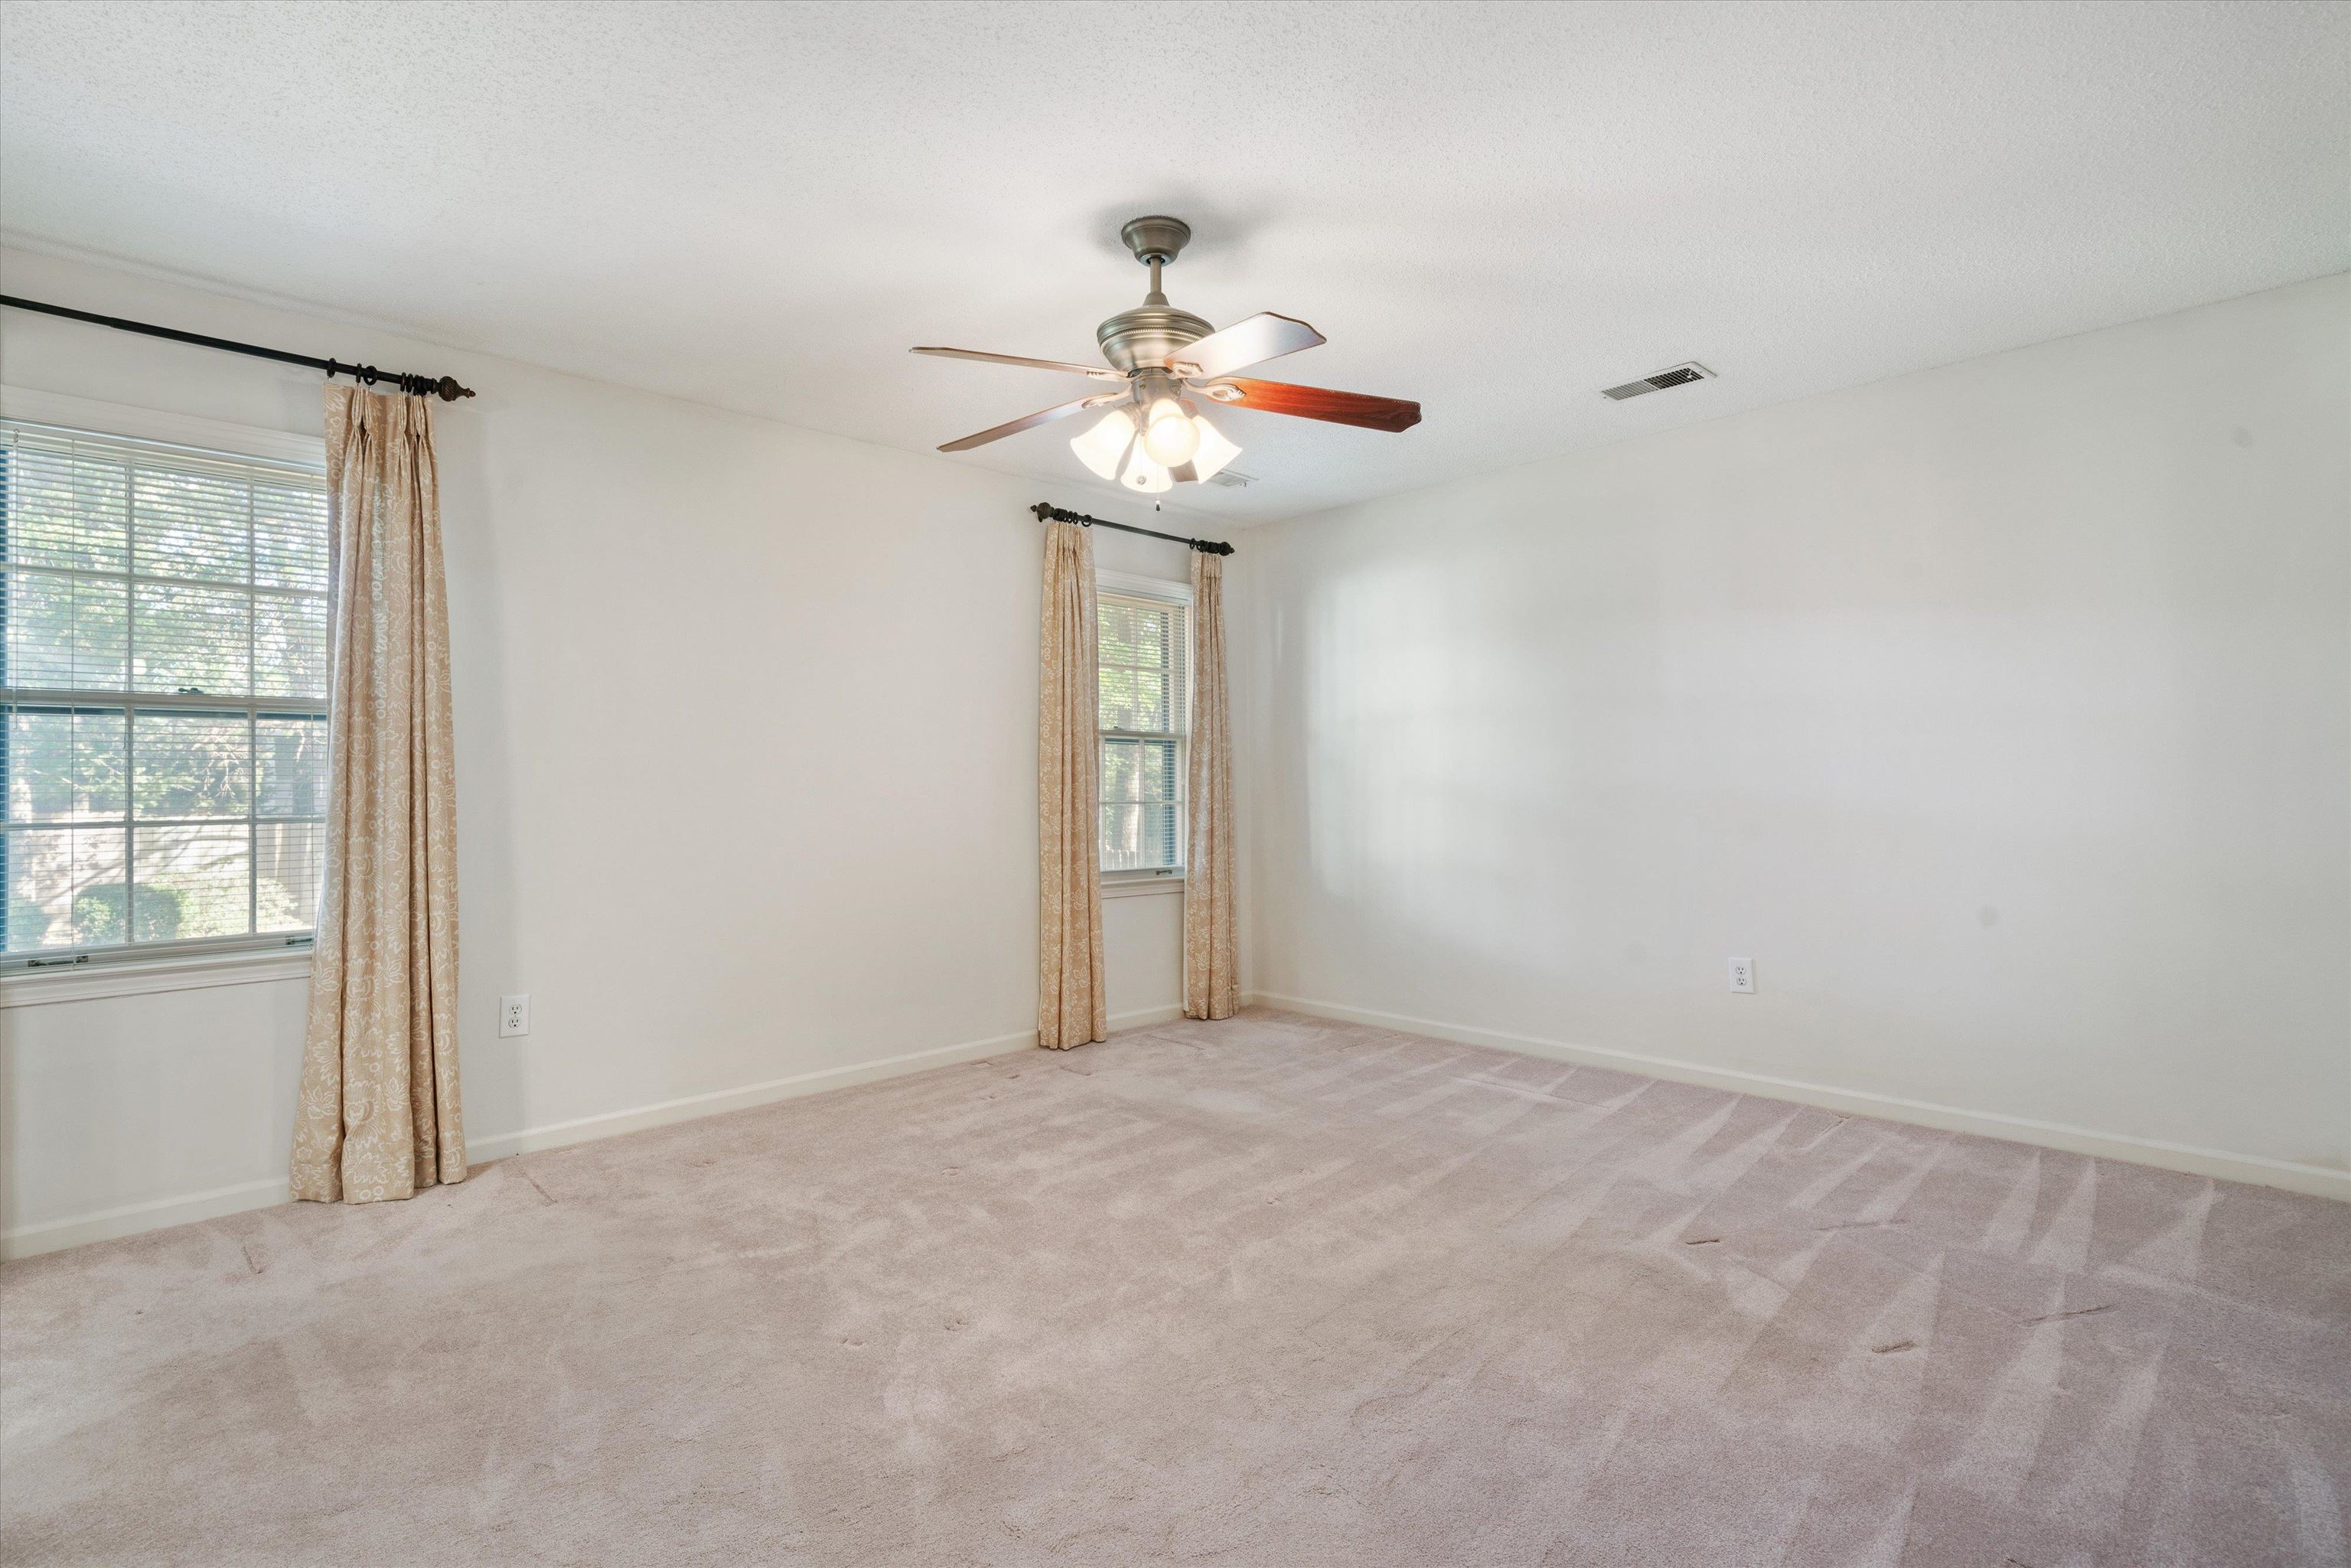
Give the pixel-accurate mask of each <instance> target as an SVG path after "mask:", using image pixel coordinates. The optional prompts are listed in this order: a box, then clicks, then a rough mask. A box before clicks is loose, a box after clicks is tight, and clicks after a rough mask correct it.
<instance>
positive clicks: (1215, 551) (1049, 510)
mask: <svg viewBox="0 0 2351 1568" xmlns="http://www.w3.org/2000/svg"><path fill="white" fill-rule="evenodd" d="M1029 510H1030V511H1032V512H1034V513H1036V514H1037V520H1038V521H1039V522H1040V523H1046V522H1052V523H1075V524H1077V525H1078V526H1079V527H1080V528H1116V529H1117V530H1118V531H1119V532H1120V533H1123V534H1142V535H1144V537H1146V538H1155V539H1165V540H1166V541H1167V542H1168V543H1169V544H1176V545H1185V546H1187V547H1189V548H1190V549H1196V550H1198V551H1199V552H1200V553H1201V554H1202V555H1230V554H1232V553H1233V547H1232V546H1230V545H1228V544H1227V543H1226V542H1225V541H1224V540H1222V539H1187V538H1184V537H1183V536H1182V535H1180V534H1163V533H1161V532H1160V531H1159V530H1158V529H1157V528H1136V527H1135V526H1134V524H1133V523H1113V522H1112V521H1111V520H1110V519H1109V518H1108V517H1088V516H1086V515H1085V514H1084V513H1083V512H1072V511H1071V510H1070V509H1069V508H1068V507H1057V506H1055V505H1053V503H1051V502H1050V501H1040V502H1038V503H1037V504H1036V505H1035V506H1033V507H1029Z"/></svg>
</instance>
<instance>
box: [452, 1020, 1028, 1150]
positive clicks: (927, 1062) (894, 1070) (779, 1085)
mask: <svg viewBox="0 0 2351 1568" xmlns="http://www.w3.org/2000/svg"><path fill="white" fill-rule="evenodd" d="M1036 1048H1037V1031H1036V1030H1022V1031H1021V1032H1020V1033H1019V1034H999V1035H997V1036H995V1037H994V1038H993V1039H989V1040H967V1041H965V1042H964V1043H963V1044H961V1045H943V1046H940V1047H938V1048H937V1049H936V1050H935V1051H909V1052H907V1053H906V1054H905V1055H904V1056H885V1057H883V1058H882V1059H880V1060H879V1061H861V1062H857V1063H855V1064H854V1065H852V1066H849V1067H827V1068H820V1069H819V1070H818V1071H814V1072H799V1073H794V1074H793V1075H792V1076H791V1077H789V1078H772V1079H769V1080H768V1082H765V1083H751V1084H747V1085H745V1086H744V1087H743V1088H740V1089H721V1090H718V1091H716V1092H714V1093H709V1094H690V1095H688V1096H686V1097H685V1098H684V1099H683V1100H664V1101H662V1102H661V1103H658V1104H653V1105H641V1106H639V1107H637V1108H636V1109H634V1110H631V1111H609V1112H606V1113H604V1114H602V1115H601V1116H582V1117H580V1118H579V1119H578V1120H576V1121H570V1122H550V1123H549V1124H547V1125H546V1126H543V1127H526V1128H524V1129H523V1130H522V1131H521V1132H518V1133H502V1134H496V1135H494V1136H491V1137H487V1138H468V1139H466V1140H465V1158H466V1162H467V1163H468V1164H478V1165H486V1164H488V1163H489V1162H490V1161H492V1160H502V1159H505V1158H506V1157H507V1155H528V1154H536V1153H537V1152H538V1151H539V1150H541V1149H560V1148H565V1147H568V1146H569V1145H573V1144H587V1143H593V1142H594V1141H595V1140H597V1139H598V1138H617V1137H619V1136H620V1135H621V1134H623V1133H641V1132H643V1131H644V1130H645V1129H646V1128H648V1127H666V1126H668V1125H669V1124H671V1123H673V1122H691V1121H693V1120H694V1119H695V1118H696V1117H698V1116H717V1115H722V1114H724V1113H726V1112H728V1111H747V1110H748V1109H750V1108H751V1107H752V1106H754V1105H767V1104H771V1103H774V1102H776V1101H778V1100H797V1099H799V1097H800V1096H801V1095H804V1094H821V1093H823V1092H825V1091H827V1090H828V1089H847V1088H849V1087H850V1086H852V1084H858V1083H873V1082H879V1081H880V1080H882V1079H884V1078H901V1077H904V1075H905V1074H907V1073H909V1072H923V1071H928V1070H929V1069H931V1068H934V1067H952V1066H954V1065H955V1064H956V1063H957V1062H961V1061H985V1060H986V1059H987V1058H988V1057H991V1056H1006V1055H1009V1054H1010V1053H1011V1052H1013V1051H1034V1050H1035V1049H1036Z"/></svg>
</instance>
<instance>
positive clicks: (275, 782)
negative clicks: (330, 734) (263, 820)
mask: <svg viewBox="0 0 2351 1568" xmlns="http://www.w3.org/2000/svg"><path fill="white" fill-rule="evenodd" d="M254 745H255V747H256V751H257V752H258V753H259V755H258V757H257V758H256V760H257V761H258V762H259V764H260V775H261V798H260V800H258V801H257V802H256V804H255V807H254V810H256V811H257V812H258V813H259V814H260V815H262V816H265V817H323V816H325V815H326V814H327V721H326V720H325V719H323V718H283V717H273V716H267V715H264V716H262V718H261V719H260V721H259V722H258V723H257V724H256V727H255V734H254Z"/></svg>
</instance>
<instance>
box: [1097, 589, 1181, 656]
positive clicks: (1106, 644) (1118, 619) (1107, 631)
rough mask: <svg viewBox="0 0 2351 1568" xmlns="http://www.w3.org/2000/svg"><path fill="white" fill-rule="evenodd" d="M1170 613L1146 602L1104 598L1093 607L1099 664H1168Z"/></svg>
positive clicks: (1171, 618)
mask: <svg viewBox="0 0 2351 1568" xmlns="http://www.w3.org/2000/svg"><path fill="white" fill-rule="evenodd" d="M1172 622H1173V617H1172V615H1171V614H1170V612H1168V611H1166V610H1165V609H1156V608H1153V607H1151V606H1148V605H1142V604H1134V603H1125V602H1120V601H1102V602H1100V603H1099V604H1098V605H1097V606H1096V610H1095V615H1094V624H1095V626H1096V628H1097V630H1098V632H1099V635H1100V640H1101V645H1102V663H1104V664H1144V665H1149V666H1151V667H1152V668H1155V669H1156V668H1159V667H1161V666H1164V665H1165V664H1166V663H1167V651H1168V648H1169V646H1170V636H1169V632H1170V628H1171V625H1172Z"/></svg>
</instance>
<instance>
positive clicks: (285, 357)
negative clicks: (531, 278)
mask: <svg viewBox="0 0 2351 1568" xmlns="http://www.w3.org/2000/svg"><path fill="white" fill-rule="evenodd" d="M0 305H13V306H15V307H16V308H17V309H19V310H38V311H40V312H41V313H42V314H43V315H45V316H62V317H64V318H65V319H68V320H69V321H87V322H89V323H90V324H91V325H92V326H94V327H111V328H113V329H115V330H116V331H118V332H143V333H145V334H146V335H147V336H148V337H150V338H169V339H170V340H172V341H173V342H175V343H193V344H195V345H196V346H197V347H199V348H204V349H225V350H228V351H229V352H230V353H232V354H250V355H252V356H253V357H254V358H255V359H256V360H276V361H278V362H279V363H280V364H287V365H308V366H309V367H310V369H312V370H314V371H326V372H327V379H328V380H329V381H332V380H333V379H334V378H335V377H337V376H349V377H350V378H351V380H353V381H355V382H359V383H360V385H362V386H374V385H375V384H376V383H377V382H395V383H397V384H398V385H399V387H400V390H401V391H402V392H408V393H411V394H413V395H416V396H437V397H439V398H440V399H441V401H442V402H456V401H457V400H458V399H459V398H461V397H472V396H473V395H474V389H473V388H471V387H461V386H459V385H458V384H457V378H456V377H455V376H418V375H410V374H408V373H407V372H405V371H380V370H377V369H376V368H375V367H374V366H373V365H347V364H344V363H343V362H342V361H340V360H319V359H313V358H311V357H310V356H309V355H308V354H289V353H287V351H286V350H283V349H265V348H261V347H260V346H258V345H257V344H253V343H232V342H231V341H229V340H227V339H226V338H207V337H205V336H204V334H203V333H201V332H183V331H180V330H179V329H176V328H172V327H154V326H150V325H149V324H148V323H146V322H144V321H126V320H124V319H122V318H121V317H120V316H99V315H95V314H93V313H91V312H90V311H88V310H68V309H67V308H65V307H64V306H62V305H44V304H42V303H41V302H40V301H39V300H37V299H19V298H16V296H15V295H13V294H0Z"/></svg>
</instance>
